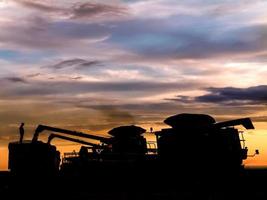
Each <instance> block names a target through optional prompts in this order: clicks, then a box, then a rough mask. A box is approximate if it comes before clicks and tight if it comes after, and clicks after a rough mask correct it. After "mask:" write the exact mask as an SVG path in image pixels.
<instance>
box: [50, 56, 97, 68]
mask: <svg viewBox="0 0 267 200" xmlns="http://www.w3.org/2000/svg"><path fill="white" fill-rule="evenodd" d="M100 63H101V62H100V61H97V60H92V61H88V60H85V59H81V58H74V59H68V60H64V61H61V62H58V63H56V64H54V65H50V66H46V68H53V69H55V70H60V69H65V68H73V69H81V70H82V69H86V68H88V67H91V66H96V65H99V64H100Z"/></svg>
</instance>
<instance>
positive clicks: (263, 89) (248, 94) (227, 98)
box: [195, 85, 267, 104]
mask: <svg viewBox="0 0 267 200" xmlns="http://www.w3.org/2000/svg"><path fill="white" fill-rule="evenodd" d="M207 91H208V92H209V94H206V95H203V96H199V97H196V98H195V100H196V101H198V102H209V103H224V102H233V101H241V102H242V101H245V102H247V103H248V104H250V103H252V104H258V103H264V104H266V103H267V85H259V86H254V87H248V88H234V87H225V88H208V89H207Z"/></svg>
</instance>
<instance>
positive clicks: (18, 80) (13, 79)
mask: <svg viewBox="0 0 267 200" xmlns="http://www.w3.org/2000/svg"><path fill="white" fill-rule="evenodd" d="M3 80H6V81H9V82H13V83H27V81H26V80H25V79H24V78H20V77H5V78H3Z"/></svg>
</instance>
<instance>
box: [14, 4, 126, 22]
mask: <svg viewBox="0 0 267 200" xmlns="http://www.w3.org/2000/svg"><path fill="white" fill-rule="evenodd" d="M16 2H17V3H18V4H20V5H22V6H24V7H27V8H29V9H33V10H38V11H41V12H44V13H53V14H58V15H61V16H64V17H68V18H70V19H92V18H95V17H101V19H107V20H108V18H107V17H121V16H123V15H126V14H127V8H126V7H125V6H122V5H114V4H107V3H99V2H97V3H96V2H85V3H76V4H75V5H74V6H70V7H66V6H65V7H64V6H61V7H59V6H56V5H52V4H48V3H44V2H42V1H30V0H17V1H16Z"/></svg>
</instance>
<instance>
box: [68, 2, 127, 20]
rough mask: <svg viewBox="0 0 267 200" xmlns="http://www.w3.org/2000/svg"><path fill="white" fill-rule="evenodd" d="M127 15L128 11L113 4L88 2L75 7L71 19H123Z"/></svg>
mask: <svg viewBox="0 0 267 200" xmlns="http://www.w3.org/2000/svg"><path fill="white" fill-rule="evenodd" d="M126 14H127V9H126V8H125V7H122V6H118V5H117V6H116V5H112V4H103V3H92V2H87V3H83V4H78V5H75V6H74V7H73V9H72V15H71V18H73V19H90V18H92V17H101V18H102V17H105V18H106V19H107V17H122V16H124V15H126Z"/></svg>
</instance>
